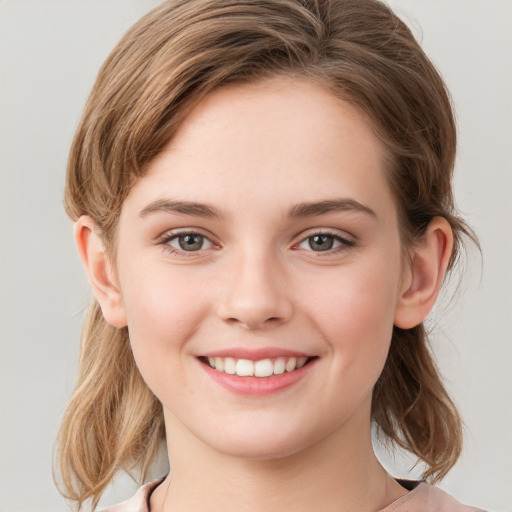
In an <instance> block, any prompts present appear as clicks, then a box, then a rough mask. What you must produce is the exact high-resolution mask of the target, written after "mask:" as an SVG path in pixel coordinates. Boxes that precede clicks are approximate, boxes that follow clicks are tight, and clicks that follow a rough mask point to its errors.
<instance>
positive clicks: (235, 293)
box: [218, 265, 293, 330]
mask: <svg viewBox="0 0 512 512" xmlns="http://www.w3.org/2000/svg"><path fill="white" fill-rule="evenodd" d="M238 268H239V271H238V272H235V273H234V274H232V275H231V278H230V279H229V281H228V282H227V283H226V288H225V292H224V294H223V300H222V301H221V303H220V306H219V308H218V314H219V317H220V318H221V319H222V320H223V321H225V322H226V323H228V324H231V325H233V326H239V327H242V328H245V329H249V330H257V329H269V328H273V327H276V326H278V325H281V324H283V323H285V322H287V321H288V320H289V319H290V317H291V316H292V313H293V307H292V302H291V300H290V299H289V297H288V287H287V285H286V282H285V280H284V278H283V275H282V273H281V275H280V276H278V275H279V274H280V273H279V272H278V270H277V269H275V268H272V267H271V266H269V265H245V266H239V267H238Z"/></svg>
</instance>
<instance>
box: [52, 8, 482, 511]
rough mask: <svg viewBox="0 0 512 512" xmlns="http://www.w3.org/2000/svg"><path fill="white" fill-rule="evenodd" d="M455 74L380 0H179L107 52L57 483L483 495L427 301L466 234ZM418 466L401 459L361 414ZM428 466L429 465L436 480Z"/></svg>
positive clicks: (188, 503) (83, 166)
mask: <svg viewBox="0 0 512 512" xmlns="http://www.w3.org/2000/svg"><path fill="white" fill-rule="evenodd" d="M455 139H456V134H455V126H454V121H453V114H452V110H451V105H450V101H449V97H448V94H447V91H446V89H445V86H444V84H443V82H442V80H441V78H440V77H439V75H438V73H437V72H436V70H435V68H434V67H433V66H432V64H431V63H430V62H429V60H428V59H427V57H426V56H425V54H424V53H423V52H422V50H421V48H420V47H419V45H418V43H417V42H416V41H415V40H414V38H413V36H412V35H411V33H410V31H409V30H408V29H407V28H406V26H405V25H404V24H403V23H402V22H401V21H400V20H399V19H398V18H397V17H396V16H395V15H394V14H393V13H392V12H391V11H390V10H389V8H388V7H386V6H385V5H384V4H382V3H380V2H378V1H375V0H331V1H327V0H326V1H322V0H318V1H313V0H311V1H306V0H303V1H298V0H282V1H281V0H280V1H276V0H268V1H264V0H258V1H254V0H250V1H249V0H247V1H240V0H236V1H235V0H233V1H231V0H181V1H170V2H165V3H164V4H162V5H161V7H159V8H157V9H155V10H154V11H152V12H151V13H149V14H148V15H147V16H145V17H144V18H143V19H142V20H140V21H139V22H138V23H137V24H136V25H135V26H134V27H133V28H132V29H131V30H130V31H129V32H128V33H127V34H126V35H125V37H124V38H123V39H122V40H121V42H120V43H119V44H118V46H117V47H116V48H115V49H114V51H113V53H112V54H111V55H110V57H109V58H108V59H107V61H106V62H105V64H104V66H103V67H102V69H101V71H100V74H99V76H98V79H97V82H96V84H95V86H94V88H93V91H92V93H91V97H90V99H89V101H88V104H87V106H86V109H85V112H84V115H83V118H82V121H81V123H80V126H79V128H78V131H77V134H76V137H75V140H74V143H73V147H72V150H71V155H70V160H69V168H68V177H67V185H66V207H67V211H68V213H69V215H70V216H71V218H72V219H73V220H74V221H75V222H76V224H75V234H76V242H77V245H78V248H79V252H80V255H81V258H82V261H83V263H84V266H85V268H86V271H87V273H88V275H89V279H90V282H91V286H92V288H93V291H94V295H95V301H94V302H93V304H92V306H91V309H90V311H89V314H88V317H87V319H86V322H85V325H84V331H83V340H82V355H81V362H80V368H79V377H78V382H77V386H76V389H75V392H74V394H73V396H72V398H71V400H70V403H69V406H68V409H67V411H66V415H65V418H64V421H63V426H62V430H61V436H60V461H61V472H62V479H63V484H64V487H65V491H64V492H65V494H66V495H67V496H68V497H69V498H71V499H73V500H76V501H77V503H78V505H79V506H80V505H82V503H83V502H84V501H85V500H87V499H88V498H91V499H92V502H93V506H95V505H96V504H97V502H98V499H99V497H100V495H101V493H102V492H103V490H104V489H105V487H106V486H107V485H108V483H109V482H110V481H111V480H112V478H113V476H114V474H115V473H116V471H117V470H119V469H127V470H130V469H132V468H138V469H140V470H141V474H142V478H144V475H145V472H146V470H147V468H148V467H149V465H150V463H151V461H152V460H153V459H154V457H155V454H156V452H157V450H158V446H159V443H160V442H161V441H162V440H163V439H165V441H166V444H167V449H168V455H169V462H170V467H171V472H170V474H169V475H167V476H166V477H163V478H162V479H160V480H158V481H156V482H151V483H149V484H146V485H145V486H144V487H142V488H141V490H140V491H139V493H138V494H137V495H136V496H135V497H134V498H132V499H131V500H129V501H128V502H126V503H124V504H121V505H118V506H117V507H113V508H112V509H110V510H112V511H127V510H140V511H143V510H144V511H146V510H147V511H149V510H151V511H152V512H160V511H165V512H170V511H172V512H182V511H188V512H190V511H195V510H201V511H209V510H212V511H213V510H219V509H222V510H228V511H229V510H246V511H252V510H254V511H256V510H258V511H259V510H263V509H268V510H275V511H283V512H285V511H291V510H293V511H311V510H322V511H334V510H354V511H356V510H357V511H361V512H366V511H368V512H370V511H378V510H386V511H391V510H407V511H411V512H413V511H437V512H438V511H440V510H450V511H451V512H456V511H469V510H475V509H472V508H470V507H466V506H463V505H461V504H459V503H458V502H456V501H455V500H454V499H453V498H451V497H450V496H448V495H447V494H445V493H444V492H442V491H441V490H439V489H437V488H436V487H434V486H431V485H430V483H434V482H435V481H437V480H439V479H440V478H442V477H443V476H444V475H445V474H446V473H447V472H448V471H449V469H450V468H451V467H452V466H453V465H454V463H455V462H456V460H457V458H458V456H459V454H460V451H461V443H462V436H461V421H460V418H459V416H458V414H457V411H456V409H455V407H454V405H453V403H452V401H451V400H450V398H449V396H448V395H447V393H446V390H445V389H444V387H443V384H442V381H441V378H440V376H439V374H438V372H437V369H436V367H435V365H434V363H433V360H432V357H431V355H430V353H429V349H428V344H427V339H426V334H425V330H424V327H423V321H424V319H425V318H426V316H427V315H428V313H429V312H430V310H431V308H432V307H433V305H434V303H435V301H436V298H437V296H438V293H439V290H440V288H441V285H442V282H443V279H444V276H445V274H446V272H447V271H449V270H450V269H451V268H452V267H453V265H454V263H455V262H456V259H457V254H458V251H459V248H460V244H461V239H462V238H463V237H464V236H469V238H471V232H470V230H469V229H468V228H467V227H466V225H465V224H464V222H463V221H462V220H461V219H460V218H459V217H458V216H457V213H456V212H455V211H454V204H453V197H452V188H451V177H452V170H453V164H454V157H455ZM372 424H373V425H375V426H376V427H377V429H378V431H379V432H380V434H381V435H382V436H383V437H385V438H387V439H388V440H390V441H391V442H392V443H394V444H395V446H397V447H398V448H403V449H406V450H408V451H410V452H412V453H413V454H414V455H415V456H417V457H418V459H419V460H420V461H421V462H422V463H423V464H424V466H425V471H424V479H425V482H405V481H399V480H395V479H393V478H392V477H391V476H390V475H388V474H387V473H386V471H385V470H384V469H383V468H382V466H381V465H380V463H379V461H378V460H377V458H376V456H375V454H374V452H373V448H372V434H371V427H372ZM427 482H429V483H427Z"/></svg>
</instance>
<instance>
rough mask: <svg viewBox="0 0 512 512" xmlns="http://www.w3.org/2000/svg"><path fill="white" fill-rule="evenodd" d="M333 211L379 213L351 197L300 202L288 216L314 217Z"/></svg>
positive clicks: (373, 215)
mask: <svg viewBox="0 0 512 512" xmlns="http://www.w3.org/2000/svg"><path fill="white" fill-rule="evenodd" d="M333 212H361V213H365V214H368V215H371V216H372V217H375V218H376V217H377V214H376V213H375V212H374V211H373V210H372V209H371V208H370V207H368V206H366V205H365V204H363V203H360V202H359V201H356V200H354V199H349V198H342V199H328V200H325V201H318V202H313V203H300V204H297V205H295V206H293V207H292V208H290V210H289V212H288V216H289V217H292V218H297V217H314V216H315V215H325V214H328V213H333Z"/></svg>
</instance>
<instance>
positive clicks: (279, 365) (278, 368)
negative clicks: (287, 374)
mask: <svg viewBox="0 0 512 512" xmlns="http://www.w3.org/2000/svg"><path fill="white" fill-rule="evenodd" d="M285 370H286V359H285V358H284V357H279V358H277V359H276V360H275V362H274V373H275V374H276V375H281V374H282V373H284V371H285Z"/></svg>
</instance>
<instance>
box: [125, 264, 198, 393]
mask: <svg viewBox="0 0 512 512" xmlns="http://www.w3.org/2000/svg"><path fill="white" fill-rule="evenodd" d="M123 270H124V274H125V275H127V276H128V275H129V279H127V280H125V281H122V275H120V278H121V282H123V283H125V285H124V286H123V289H122V296H123V304H124V308H125V311H126V317H127V321H128V332H129V335H130V343H131V346H132V351H133V354H134V357H135V361H136V363H137V366H138V367H139V370H140V372H141V374H142V376H143V377H144V379H145V380H146V382H147V383H148V385H149V386H150V387H151V388H153V386H154V384H155V383H154V382H153V381H154V380H155V379H157V378H159V377H158V376H161V377H162V378H163V379H166V378H168V377H169V376H170V375H172V376H173V378H175V379H179V373H178V372H177V369H178V368H179V360H180V358H181V357H182V356H185V355H186V354H185V353H184V352H183V347H184V345H185V344H186V341H187V340H189V339H190V338H191V337H192V336H193V333H194V331H195V329H196V328H197V325H198V323H199V319H200V317H201V315H202V311H203V310H204V300H201V297H200V294H198V293H197V289H196V288H194V287H191V286H187V283H186V282H183V280H180V279H179V276H177V275H173V274H172V273H171V272H169V269H167V272H166V271H164V270H165V269H162V268H160V267H158V266H156V265H154V264H153V265H152V266H151V265H138V266H137V268H133V267H132V268H130V267H129V266H125V267H124V268H123ZM177 355H178V357H176V356H177Z"/></svg>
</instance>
